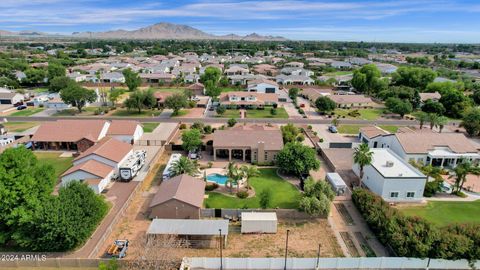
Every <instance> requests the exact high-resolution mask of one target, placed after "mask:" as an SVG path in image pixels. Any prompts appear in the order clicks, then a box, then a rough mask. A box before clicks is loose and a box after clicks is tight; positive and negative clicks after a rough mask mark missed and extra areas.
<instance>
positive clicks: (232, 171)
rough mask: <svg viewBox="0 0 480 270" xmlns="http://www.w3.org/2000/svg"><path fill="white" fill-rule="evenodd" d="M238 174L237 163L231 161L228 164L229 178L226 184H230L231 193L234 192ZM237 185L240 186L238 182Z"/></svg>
mask: <svg viewBox="0 0 480 270" xmlns="http://www.w3.org/2000/svg"><path fill="white" fill-rule="evenodd" d="M237 175H238V167H237V165H235V163H234V162H229V163H228V166H227V176H228V179H227V182H226V183H225V184H227V185H228V186H229V188H230V193H232V189H233V184H235V182H236V180H235V179H236V178H237ZM237 187H238V183H237Z"/></svg>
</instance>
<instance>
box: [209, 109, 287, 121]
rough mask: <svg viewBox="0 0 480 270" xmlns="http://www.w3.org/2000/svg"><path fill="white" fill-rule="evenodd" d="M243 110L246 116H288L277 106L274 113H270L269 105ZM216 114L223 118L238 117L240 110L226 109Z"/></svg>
mask: <svg viewBox="0 0 480 270" xmlns="http://www.w3.org/2000/svg"><path fill="white" fill-rule="evenodd" d="M245 111H246V113H247V118H288V113H287V111H286V110H285V108H283V107H278V108H277V114H276V115H272V114H271V113H270V107H267V108H265V109H264V110H257V109H251V110H245ZM217 116H218V117H223V118H240V111H239V110H236V109H228V110H226V111H225V113H224V114H223V115H217Z"/></svg>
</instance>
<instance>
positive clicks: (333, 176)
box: [326, 173, 347, 195]
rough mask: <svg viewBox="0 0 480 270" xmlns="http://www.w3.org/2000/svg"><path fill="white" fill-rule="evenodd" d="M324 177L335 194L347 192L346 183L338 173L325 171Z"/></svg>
mask: <svg viewBox="0 0 480 270" xmlns="http://www.w3.org/2000/svg"><path fill="white" fill-rule="evenodd" d="M326 178H327V181H328V182H329V183H330V185H332V188H333V191H335V193H337V195H342V194H344V193H345V192H347V184H345V181H343V179H342V177H341V176H340V175H339V174H338V173H327V177H326Z"/></svg>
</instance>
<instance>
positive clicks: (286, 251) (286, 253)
mask: <svg viewBox="0 0 480 270" xmlns="http://www.w3.org/2000/svg"><path fill="white" fill-rule="evenodd" d="M289 233H290V230H287V239H286V241H285V264H284V266H283V270H287V255H288V234H289Z"/></svg>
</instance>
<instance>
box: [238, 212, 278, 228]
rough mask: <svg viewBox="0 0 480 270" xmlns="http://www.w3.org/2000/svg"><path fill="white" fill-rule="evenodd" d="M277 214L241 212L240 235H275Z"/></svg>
mask: <svg viewBox="0 0 480 270" xmlns="http://www.w3.org/2000/svg"><path fill="white" fill-rule="evenodd" d="M277 222H278V220H277V213H274V212H265V213H263V212H243V213H242V228H241V232H242V233H277Z"/></svg>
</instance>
